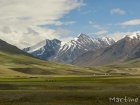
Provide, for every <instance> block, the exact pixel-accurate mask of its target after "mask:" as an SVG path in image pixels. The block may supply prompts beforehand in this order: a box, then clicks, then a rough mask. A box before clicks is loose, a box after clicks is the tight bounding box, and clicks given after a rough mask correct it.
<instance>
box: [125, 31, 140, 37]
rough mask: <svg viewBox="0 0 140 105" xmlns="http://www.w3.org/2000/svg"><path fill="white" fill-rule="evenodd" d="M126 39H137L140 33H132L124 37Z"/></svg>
mask: <svg viewBox="0 0 140 105" xmlns="http://www.w3.org/2000/svg"><path fill="white" fill-rule="evenodd" d="M126 37H129V38H131V39H134V38H139V37H140V31H137V32H133V33H132V34H130V35H126Z"/></svg>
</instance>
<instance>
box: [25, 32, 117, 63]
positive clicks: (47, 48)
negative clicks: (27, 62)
mask: <svg viewBox="0 0 140 105" xmlns="http://www.w3.org/2000/svg"><path fill="white" fill-rule="evenodd" d="M114 43H115V41H114V40H113V39H112V38H108V37H103V38H91V37H89V36H88V35H85V34H80V35H79V36H78V37H77V38H75V39H73V40H71V41H69V42H67V43H64V44H63V43H62V42H61V41H60V40H57V39H54V40H48V39H47V40H45V41H42V42H40V43H38V44H36V45H34V46H31V47H28V48H25V49H23V51H25V52H27V53H30V54H32V55H34V56H36V57H38V58H40V59H43V60H50V61H56V62H61V63H72V62H73V61H74V60H76V59H77V58H78V57H79V56H81V55H82V54H84V53H86V52H88V51H93V50H97V49H101V48H106V47H108V46H110V45H112V44H114Z"/></svg>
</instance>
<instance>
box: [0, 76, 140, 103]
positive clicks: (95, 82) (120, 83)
mask: <svg viewBox="0 0 140 105" xmlns="http://www.w3.org/2000/svg"><path fill="white" fill-rule="evenodd" d="M125 96H127V97H130V98H139V99H140V76H118V77H116V76H110V77H109V76H108V77H105V76H104V77H103V76H102V77H45V78H42V77H41V78H39V77H36V78H31V77H30V78H28V77H26V78H0V105H140V100H139V101H138V102H127V103H125V102H124V103H117V102H110V101H109V98H112V97H120V98H121V97H125Z"/></svg>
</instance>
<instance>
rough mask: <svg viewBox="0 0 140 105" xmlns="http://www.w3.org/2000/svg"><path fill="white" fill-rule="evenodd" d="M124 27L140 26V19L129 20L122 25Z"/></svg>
mask: <svg viewBox="0 0 140 105" xmlns="http://www.w3.org/2000/svg"><path fill="white" fill-rule="evenodd" d="M121 25H123V26H135V25H140V19H132V20H128V21H126V22H123V23H121Z"/></svg>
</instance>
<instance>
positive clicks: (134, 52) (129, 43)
mask: <svg viewBox="0 0 140 105" xmlns="http://www.w3.org/2000/svg"><path fill="white" fill-rule="evenodd" d="M138 58H140V33H133V34H132V35H126V36H125V37H124V38H123V39H121V40H119V41H118V42H116V43H114V44H112V45H111V46H109V47H106V48H103V49H99V50H96V51H88V52H86V53H85V54H83V55H82V56H80V57H78V58H77V59H76V60H75V61H73V63H72V64H74V65H79V66H99V65H106V64H111V63H118V62H125V61H128V60H132V59H138Z"/></svg>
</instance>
